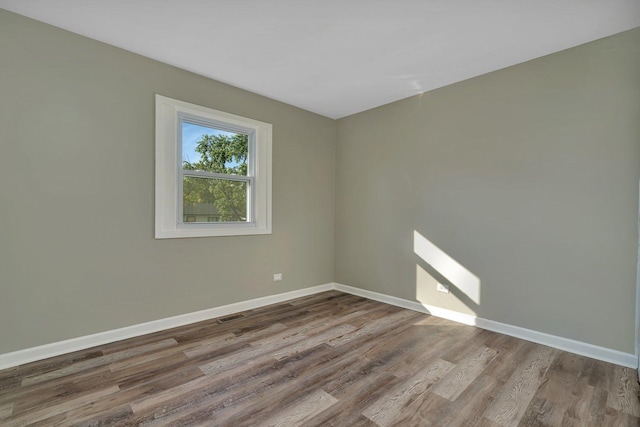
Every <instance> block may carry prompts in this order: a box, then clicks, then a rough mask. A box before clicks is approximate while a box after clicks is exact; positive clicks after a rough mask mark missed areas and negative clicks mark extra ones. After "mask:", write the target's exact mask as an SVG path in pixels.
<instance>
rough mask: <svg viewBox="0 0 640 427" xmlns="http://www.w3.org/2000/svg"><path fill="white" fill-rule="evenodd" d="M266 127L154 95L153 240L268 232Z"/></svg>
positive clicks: (268, 142) (268, 132) (268, 135)
mask: <svg viewBox="0 0 640 427" xmlns="http://www.w3.org/2000/svg"><path fill="white" fill-rule="evenodd" d="M271 132H272V131H271V125H270V124H268V123H264V122H259V121H257V120H253V119H248V118H246V117H241V116H237V115H233V114H229V113H225V112H221V111H216V110H212V109H210V108H207V107H202V106H198V105H194V104H189V103H186V102H182V101H178V100H175V99H171V98H167V97H164V96H161V95H156V227H155V228H156V238H172V237H206V236H230V235H246V234H270V233H271Z"/></svg>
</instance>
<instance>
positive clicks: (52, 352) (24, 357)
mask: <svg viewBox="0 0 640 427" xmlns="http://www.w3.org/2000/svg"><path fill="white" fill-rule="evenodd" d="M333 289H335V290H338V291H341V292H345V293H348V294H352V295H357V296H361V297H364V298H368V299H371V300H374V301H380V302H383V303H386V304H391V305H395V306H398V307H402V308H407V309H409V310H414V311H418V312H421V313H427V314H431V315H433V316H437V317H441V318H443V319H448V320H452V321H454V322H458V323H463V324H465V325H472V326H477V327H479V328H482V329H486V330H489V331H494V332H498V333H501V334H505V335H510V336H512V337H516V338H521V339H524V340H527V341H532V342H535V343H538V344H543V345H546V346H549V347H553V348H557V349H560V350H564V351H568V352H571V353H575V354H579V355H581V356H586V357H591V358H593V359H598V360H602V361H605V362H610V363H615V364H616V365H621V366H627V367H629V368H637V367H638V358H637V356H636V355H634V354H630V353H624V352H621V351H617V350H612V349H609V348H605V347H599V346H596V345H593V344H588V343H584V342H580V341H575V340H572V339H569V338H563V337H558V336H555V335H550V334H546V333H544V332H537V331H532V330H530V329H526V328H521V327H519V326H513V325H508V324H506V323H500V322H496V321H493V320H488V319H483V318H480V317H476V316H473V315H470V314H465V313H460V312H457V311H453V310H448V309H446V308H440V307H435V306H430V305H426V304H421V303H419V302H416V301H409V300H406V299H402V298H397V297H393V296H390V295H385V294H381V293H378V292H372V291H368V290H365V289H360V288H354V287H352V286H347V285H342V284H340V283H327V284H324V285H319V286H313V287H309V288H304V289H299V290H296V291H291V292H285V293H282V294H276V295H270V296H266V297H262V298H255V299H251V300H248V301H241V302H237V303H234V304H228V305H224V306H220V307H214V308H210V309H207V310H201V311H196V312H193V313H187V314H182V315H179V316H173V317H168V318H165V319H159V320H154V321H151V322H146V323H140V324H138V325H132V326H127V327H124V328H119V329H114V330H111V331H105V332H100V333H97V334H92V335H86V336H83V337H78V338H72V339H69V340H65V341H59V342H55V343H51V344H45V345H41V346H38V347H32V348H27V349H24V350H18V351H14V352H11V353H5V354H0V370H2V369H7V368H11V367H14V366H18V365H23V364H25V363H29V362H34V361H36V360H42V359H46V358H49V357H54V356H59V355H61V354H65V353H72V352H74V351H79V350H84V349H87V348H91V347H95V346H98V345H104V344H109V343H112V342H115V341H120V340H124V339H127V338H133V337H137V336H140V335H145V334H150V333H153V332H159V331H163V330H165V329H170V328H175V327H178V326H184V325H188V324H191V323H195V322H200V321H202V320H208V319H213V318H216V317H221V316H227V315H229V314H234V313H238V312H241V311H245V310H252V309H254V308H259V307H264V306H267V305H270V304H276V303H279V302H284V301H288V300H291V299H294V298H300V297H304V296H308V295H313V294H317V293H319V292H325V291H329V290H333Z"/></svg>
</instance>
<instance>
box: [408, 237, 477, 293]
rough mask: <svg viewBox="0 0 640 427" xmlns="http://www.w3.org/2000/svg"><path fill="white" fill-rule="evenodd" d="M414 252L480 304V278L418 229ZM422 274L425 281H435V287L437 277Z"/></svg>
mask: <svg viewBox="0 0 640 427" xmlns="http://www.w3.org/2000/svg"><path fill="white" fill-rule="evenodd" d="M413 252H414V253H415V254H416V255H418V256H419V257H420V258H422V260H423V261H424V262H426V263H427V264H429V265H430V266H431V267H432V268H433V269H434V270H436V271H437V272H438V273H439V274H440V275H442V277H444V278H445V279H447V280H448V281H449V282H450V283H451V284H452V285H453V286H455V287H456V288H457V289H459V290H460V291H461V292H462V293H464V294H465V295H466V296H467V297H469V299H470V300H471V301H473V302H474V303H476V304H478V305H480V279H479V278H478V277H477V276H476V275H474V274H473V273H471V272H470V271H469V270H467V269H466V268H464V267H463V266H462V265H461V264H460V263H459V262H457V261H456V260H455V259H453V258H451V257H450V256H449V255H448V254H446V253H445V252H444V251H442V249H440V248H439V247H437V246H436V245H434V244H433V243H431V242H430V241H429V240H428V239H427V238H426V237H424V236H423V235H422V234H420V233H419V232H418V231H416V230H414V231H413ZM425 274H427V273H426V272H425ZM421 276H423V277H422V279H424V280H425V281H433V282H434V283H433V285H434V287H435V279H433V278H432V277H431V276H429V277H430V278H426V276H424V275H421Z"/></svg>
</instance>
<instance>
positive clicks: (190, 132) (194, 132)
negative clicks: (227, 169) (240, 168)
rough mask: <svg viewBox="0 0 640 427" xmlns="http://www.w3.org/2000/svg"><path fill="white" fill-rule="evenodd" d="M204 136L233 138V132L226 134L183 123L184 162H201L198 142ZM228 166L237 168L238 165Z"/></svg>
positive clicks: (209, 128)
mask: <svg viewBox="0 0 640 427" xmlns="http://www.w3.org/2000/svg"><path fill="white" fill-rule="evenodd" d="M204 135H227V136H233V135H235V133H233V132H225V131H222V130H218V129H214V128H211V127H207V126H200V125H196V124H193V123H188V122H182V161H183V162H189V163H196V162H198V161H199V160H200V153H198V152H197V151H196V147H197V146H198V142H200V140H201V139H202V137H203V136H204ZM228 166H232V167H233V166H237V163H235V162H234V163H229V164H228Z"/></svg>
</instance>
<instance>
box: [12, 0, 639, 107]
mask: <svg viewBox="0 0 640 427" xmlns="http://www.w3.org/2000/svg"><path fill="white" fill-rule="evenodd" d="M0 7H2V8H4V9H7V10H10V11H13V12H17V13H19V14H22V15H26V16H29V17H31V18H34V19H37V20H40V21H44V22H47V23H49V24H52V25H55V26H57V27H61V28H64V29H67V30H69V31H73V32H75V33H78V34H82V35H84V36H87V37H90V38H93V39H96V40H100V41H103V42H105V43H109V44H111V45H114V46H118V47H121V48H123V49H126V50H129V51H132V52H136V53H138V54H141V55H144V56H147V57H149V58H153V59H156V60H158V61H162V62H165V63H168V64H172V65H175V66H177V67H180V68H183V69H186V70H189V71H193V72H195V73H198V74H201V75H204V76H207V77H210V78H212V79H216V80H219V81H222V82H225V83H228V84H231V85H233V86H237V87H240V88H243V89H247V90H250V91H252V92H255V93H259V94H261V95H265V96H268V97H270V98H274V99H277V100H280V101H283V102H286V103H288V104H292V105H295V106H297V107H300V108H304V109H306V110H309V111H313V112H316V113H318V114H322V115H324V116H327V117H331V118H340V117H344V116H347V115H350V114H354V113H357V112H360V111H363V110H367V109H370V108H373V107H377V106H379V105H383V104H386V103H389V102H392V101H396V100H398V99H402V98H406V97H409V96H412V95H415V94H418V93H421V92H424V91H428V90H431V89H435V88H438V87H442V86H445V85H448V84H451V83H455V82H458V81H461V80H465V79H468V78H470V77H474V76H477V75H480V74H484V73H487V72H490V71H494V70H497V69H500V68H504V67H508V66H510V65H514V64H517V63H520V62H523V61H527V60H530V59H533V58H537V57H540V56H543V55H547V54H550V53H553V52H557V51H559V50H563V49H567V48H570V47H573V46H576V45H579V44H583V43H586V42H589V41H592V40H595V39H598V38H602V37H606V36H609V35H612V34H615V33H618V32H621V31H624V30H628V29H631V28H634V27H637V26H640V0H395V1H392V0H324V1H319V0H184V1H170V0H56V1H51V0H0Z"/></svg>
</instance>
